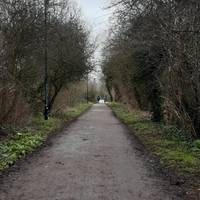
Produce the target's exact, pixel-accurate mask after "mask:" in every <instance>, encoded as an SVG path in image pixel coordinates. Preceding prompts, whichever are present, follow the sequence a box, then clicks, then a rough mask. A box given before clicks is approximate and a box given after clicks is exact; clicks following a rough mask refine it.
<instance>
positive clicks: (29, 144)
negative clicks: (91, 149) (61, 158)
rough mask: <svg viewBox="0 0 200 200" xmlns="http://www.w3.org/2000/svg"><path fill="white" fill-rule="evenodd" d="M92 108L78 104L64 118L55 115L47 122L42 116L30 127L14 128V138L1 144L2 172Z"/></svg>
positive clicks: (65, 113) (35, 118)
mask: <svg viewBox="0 0 200 200" xmlns="http://www.w3.org/2000/svg"><path fill="white" fill-rule="evenodd" d="M90 106H91V104H85V103H84V104H83V103H81V104H78V105H76V106H74V107H72V108H70V109H68V110H67V111H66V112H64V115H62V117H61V116H58V115H55V116H52V117H50V118H49V120H48V121H45V120H44V119H43V116H42V114H40V115H37V116H35V117H34V118H33V120H32V122H31V124H30V125H29V126H28V127H25V128H23V129H17V128H13V129H12V130H13V132H12V136H11V137H9V139H7V140H5V141H2V142H0V170H4V169H7V168H8V167H9V166H11V165H13V164H14V163H15V162H16V161H17V160H18V159H20V158H22V157H24V156H25V155H26V154H28V153H30V152H32V151H33V150H34V149H36V148H37V147H39V146H41V145H42V144H43V143H44V141H45V140H46V139H47V138H48V136H49V135H50V134H52V133H53V132H55V131H56V130H57V129H58V128H59V127H61V126H62V124H63V123H64V122H67V121H70V120H72V119H74V118H76V117H78V116H79V115H80V114H81V113H83V112H84V111H85V110H87V109H88V108H89V107H90Z"/></svg>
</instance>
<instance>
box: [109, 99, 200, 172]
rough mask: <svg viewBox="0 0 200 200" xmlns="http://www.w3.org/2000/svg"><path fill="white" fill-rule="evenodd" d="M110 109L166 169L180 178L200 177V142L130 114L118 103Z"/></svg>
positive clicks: (146, 118)
mask: <svg viewBox="0 0 200 200" xmlns="http://www.w3.org/2000/svg"><path fill="white" fill-rule="evenodd" d="M109 106H110V107H111V108H112V109H113V111H114V112H115V113H116V115H117V117H118V118H119V119H120V120H122V121H123V122H124V123H125V124H126V125H128V127H129V128H130V129H131V130H132V131H133V133H134V134H135V135H136V136H137V137H138V138H139V139H140V140H141V142H142V143H143V144H144V145H145V146H146V148H147V149H149V150H150V151H151V152H152V153H153V154H154V155H156V156H158V157H159V158H160V163H161V164H162V165H163V167H166V168H172V169H174V170H175V171H176V172H177V174H180V175H182V174H186V173H188V174H199V173H200V169H199V166H200V140H196V141H193V139H192V138H191V137H190V135H189V134H187V132H186V131H184V130H180V129H178V128H176V127H174V126H165V125H164V124H162V123H155V122H152V121H151V120H150V117H147V116H148V115H145V114H144V112H140V111H135V112H128V110H127V109H126V108H125V107H124V105H122V104H119V103H114V104H109Z"/></svg>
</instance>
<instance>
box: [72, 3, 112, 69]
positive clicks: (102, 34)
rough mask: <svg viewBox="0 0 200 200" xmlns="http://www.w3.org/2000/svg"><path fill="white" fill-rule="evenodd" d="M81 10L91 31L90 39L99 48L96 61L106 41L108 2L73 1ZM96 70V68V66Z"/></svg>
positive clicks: (109, 14)
mask: <svg viewBox="0 0 200 200" xmlns="http://www.w3.org/2000/svg"><path fill="white" fill-rule="evenodd" d="M74 1H75V2H77V4H78V7H80V8H81V11H82V14H83V19H84V20H85V21H86V22H87V24H88V25H89V28H91V30H92V37H93V38H92V39H93V40H94V39H95V38H96V39H97V44H98V46H99V48H98V49H97V51H96V54H95V58H96V60H97V61H98V60H99V59H100V55H101V48H102V46H103V42H104V41H105V39H106V36H107V33H108V29H109V18H110V17H111V16H112V14H111V13H112V11H111V10H110V9H105V8H106V7H107V6H108V5H109V2H110V1H109V0H74ZM97 68H98V66H97Z"/></svg>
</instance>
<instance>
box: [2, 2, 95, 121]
mask: <svg viewBox="0 0 200 200" xmlns="http://www.w3.org/2000/svg"><path fill="white" fill-rule="evenodd" d="M46 3H47V5H48V8H47V11H48V12H47V36H48V37H47V49H48V107H49V111H51V110H52V108H53V106H54V102H55V101H56V98H57V96H58V95H59V94H60V93H61V92H62V90H64V89H67V90H69V89H70V87H72V86H71V85H73V84H74V83H78V82H79V81H81V80H83V79H84V78H85V76H86V75H87V74H88V73H89V72H90V71H91V70H92V67H93V64H92V55H93V51H94V47H93V45H92V44H91V42H90V40H89V36H90V32H89V31H88V29H87V27H86V25H85V23H84V21H83V20H82V19H81V17H80V11H79V9H78V8H77V7H76V6H75V5H74V4H73V3H72V2H71V1H70V0H46ZM44 10H45V9H44V1H43V0H0V124H3V123H7V122H12V123H13V122H16V121H17V120H19V118H20V117H22V118H24V117H25V118H26V116H27V115H30V113H36V112H38V111H42V110H43V104H44V64H45V59H44V57H45V26H44V23H45V19H44V16H45V15H44ZM72 88H73V87H72ZM77 95H78V94H77Z"/></svg>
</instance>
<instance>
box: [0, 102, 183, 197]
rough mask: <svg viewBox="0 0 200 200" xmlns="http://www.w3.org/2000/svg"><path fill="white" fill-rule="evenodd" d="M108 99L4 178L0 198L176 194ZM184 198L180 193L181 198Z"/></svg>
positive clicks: (173, 195)
mask: <svg viewBox="0 0 200 200" xmlns="http://www.w3.org/2000/svg"><path fill="white" fill-rule="evenodd" d="M147 161H148V159H147V157H146V156H145V155H143V154H142V149H141V146H140V145H139V144H137V142H134V141H132V140H131V139H130V137H129V136H128V134H127V130H126V128H125V127H124V126H123V125H122V124H121V123H120V122H119V121H118V120H117V119H116V118H115V117H114V116H113V114H112V112H111V110H110V109H109V108H108V107H106V106H105V105H95V106H93V107H92V109H91V110H90V111H89V112H87V113H86V114H84V115H83V116H82V117H80V118H79V119H78V120H77V121H76V122H74V123H72V124H71V125H70V126H69V127H68V128H66V129H65V130H63V133H60V134H58V135H57V136H56V137H55V138H54V139H53V140H52V144H51V145H50V146H47V147H45V148H43V149H42V150H41V151H39V152H38V153H36V154H35V155H33V156H32V157H31V158H29V159H28V160H26V161H24V162H23V163H20V166H19V169H17V170H14V171H13V172H10V173H9V176H8V177H4V178H1V179H2V180H1V184H0V199H1V200H172V199H174V200H175V199H178V197H176V194H175V193H174V192H173V191H174V190H175V188H174V187H172V186H170V184H169V183H168V181H165V180H164V179H163V178H161V177H159V176H158V175H156V173H155V172H154V170H151V169H150V167H148V164H147V163H148V162H147ZM180 199H181V198H180Z"/></svg>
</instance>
